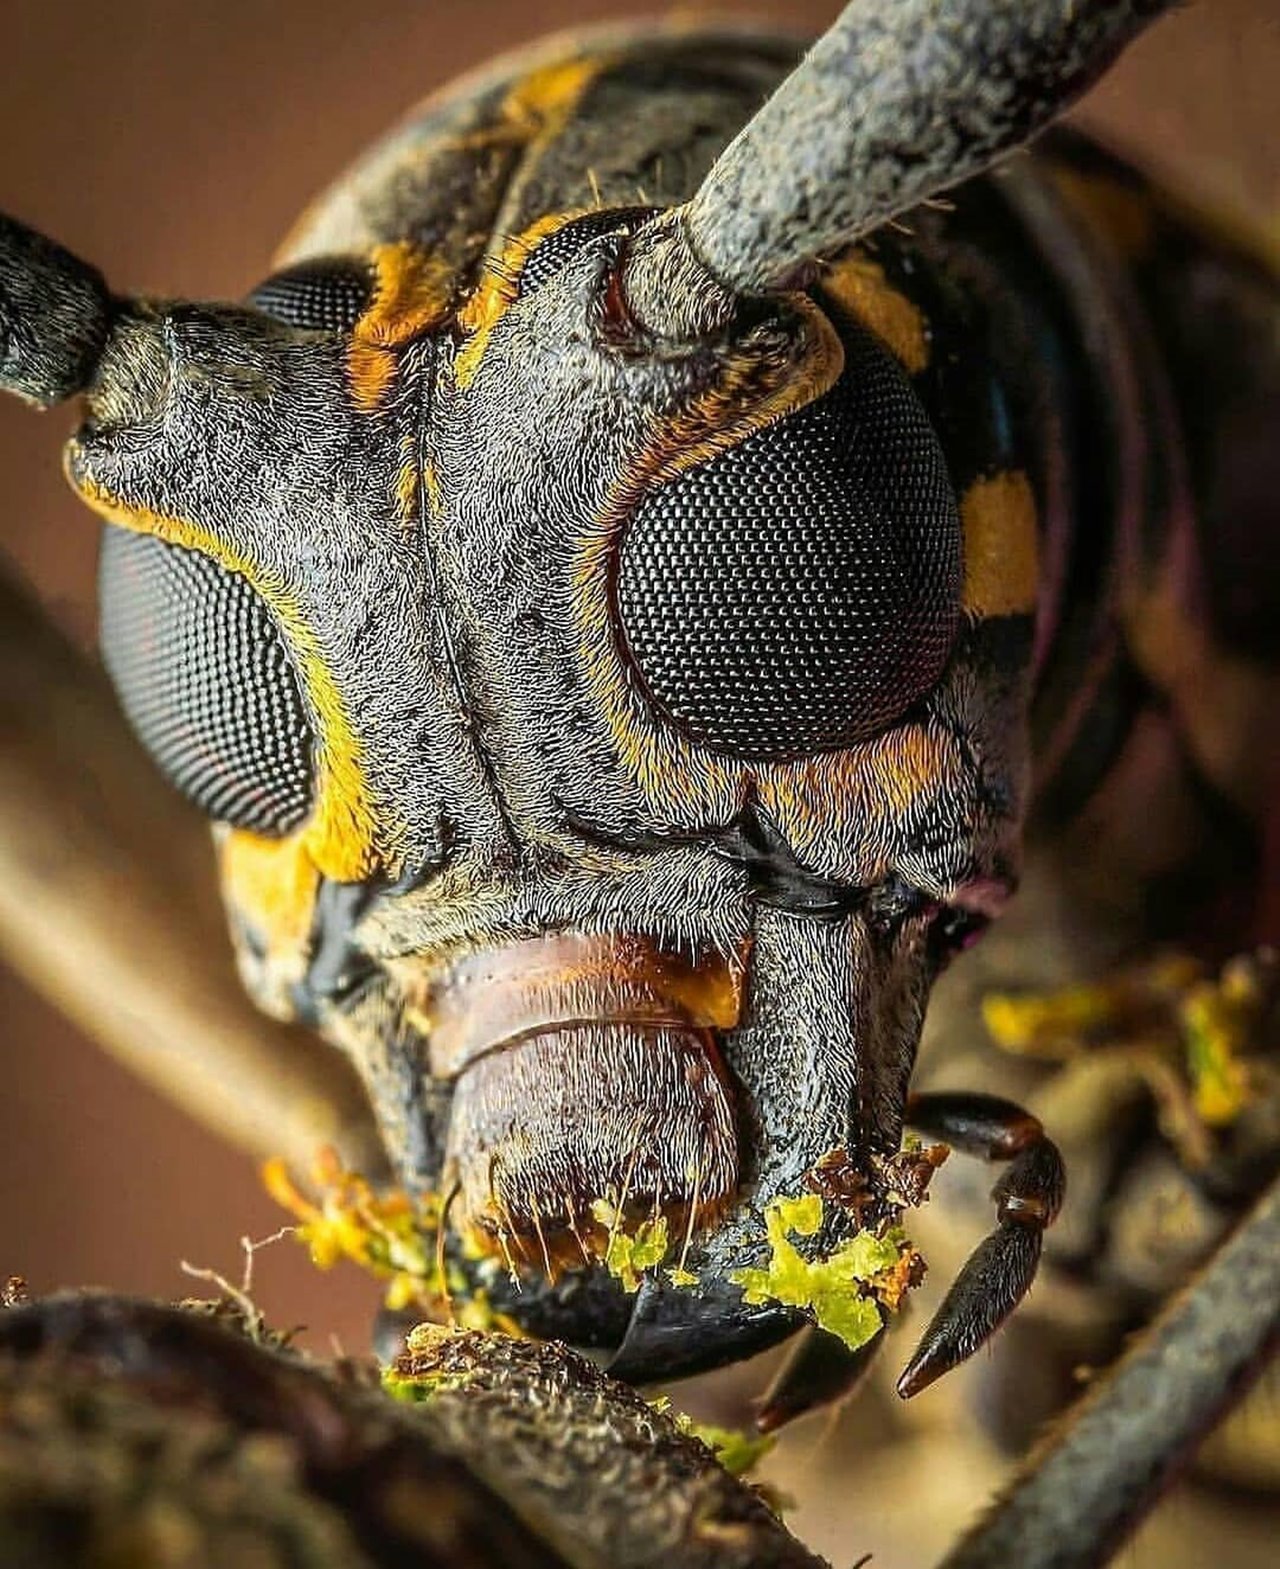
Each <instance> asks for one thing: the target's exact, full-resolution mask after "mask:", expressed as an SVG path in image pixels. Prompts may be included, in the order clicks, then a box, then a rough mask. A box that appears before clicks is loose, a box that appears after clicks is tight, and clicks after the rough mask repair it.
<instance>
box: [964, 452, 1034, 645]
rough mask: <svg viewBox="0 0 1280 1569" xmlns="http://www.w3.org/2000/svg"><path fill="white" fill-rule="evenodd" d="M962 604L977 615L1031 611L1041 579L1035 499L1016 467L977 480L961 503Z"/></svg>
mask: <svg viewBox="0 0 1280 1569" xmlns="http://www.w3.org/2000/svg"><path fill="white" fill-rule="evenodd" d="M960 519H961V522H962V523H963V524H964V591H963V596H962V598H963V603H964V608H965V609H966V610H967V611H969V613H970V614H971V615H975V616H1013V615H1024V614H1026V615H1029V614H1030V613H1031V612H1032V611H1034V610H1035V608H1036V594H1037V590H1038V588H1039V584H1040V540H1039V531H1038V529H1037V527H1036V502H1035V497H1034V496H1033V495H1032V494H1031V485H1030V483H1029V481H1028V479H1027V476H1026V475H1025V474H1023V473H1020V472H1018V471H1016V470H1011V471H1009V472H1007V473H1003V474H993V475H992V476H991V477H990V478H989V479H980V480H976V481H975V482H974V483H973V484H972V485H970V487H969V489H968V490H967V491H966V492H965V494H964V499H963V500H962V501H961V503H960Z"/></svg>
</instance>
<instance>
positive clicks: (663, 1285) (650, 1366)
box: [606, 1275, 806, 1384]
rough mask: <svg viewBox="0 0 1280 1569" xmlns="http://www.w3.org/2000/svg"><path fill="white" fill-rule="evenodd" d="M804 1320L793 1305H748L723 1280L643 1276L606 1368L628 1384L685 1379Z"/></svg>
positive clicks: (752, 1350)
mask: <svg viewBox="0 0 1280 1569" xmlns="http://www.w3.org/2000/svg"><path fill="white" fill-rule="evenodd" d="M805 1322H806V1320H805V1318H804V1315H803V1314H802V1313H801V1312H800V1310H799V1309H798V1308H791V1307H784V1306H782V1305H781V1304H780V1303H776V1302H769V1303H764V1304H762V1305H758V1306H752V1305H751V1304H749V1303H747V1302H746V1301H745V1300H744V1299H743V1295H742V1292H741V1290H740V1289H739V1288H738V1287H737V1286H733V1285H730V1284H728V1283H727V1282H722V1281H710V1282H706V1283H702V1282H700V1283H699V1285H698V1286H697V1287H696V1288H687V1287H683V1286H677V1285H674V1284H673V1283H671V1282H669V1281H667V1280H664V1279H663V1278H662V1277H661V1276H659V1275H647V1276H646V1277H645V1279H644V1280H643V1281H642V1282H641V1285H640V1290H639V1291H638V1292H637V1294H636V1305H635V1308H634V1310H633V1311H632V1314H631V1322H630V1324H629V1325H628V1327H627V1333H626V1335H625V1336H624V1338H623V1341H622V1344H621V1345H620V1346H619V1347H618V1350H617V1353H616V1355H615V1356H614V1358H613V1360H612V1361H611V1362H610V1363H609V1365H608V1368H607V1369H606V1371H607V1372H608V1373H609V1375H610V1377H612V1378H620V1379H622V1381H623V1382H624V1383H627V1384H654V1383H658V1382H662V1381H665V1380H667V1379H672V1378H690V1377H692V1376H693V1375H694V1374H695V1373H706V1372H709V1371H710V1370H711V1369H712V1368H717V1367H723V1366H724V1364H725V1363H726V1362H732V1361H736V1360H738V1359H740V1358H743V1357H749V1356H754V1355H755V1354H756V1353H757V1352H758V1351H767V1350H768V1349H769V1347H770V1346H775V1345H777V1344H778V1342H779V1341H780V1340H785V1339H786V1337H787V1336H788V1335H791V1334H794V1333H795V1331H796V1330H798V1329H800V1328H801V1327H802V1326H803V1325H804V1324H805Z"/></svg>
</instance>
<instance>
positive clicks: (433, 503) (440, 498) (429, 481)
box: [422, 462, 444, 518]
mask: <svg viewBox="0 0 1280 1569" xmlns="http://www.w3.org/2000/svg"><path fill="white" fill-rule="evenodd" d="M422 484H423V488H424V489H425V490H426V493H427V509H428V511H429V512H430V513H431V516H432V517H433V518H438V517H439V516H440V514H441V513H442V512H443V511H444V491H443V489H442V488H441V485H440V473H439V470H438V469H437V468H436V466H435V464H434V463H431V462H427V463H424V464H423V465H422Z"/></svg>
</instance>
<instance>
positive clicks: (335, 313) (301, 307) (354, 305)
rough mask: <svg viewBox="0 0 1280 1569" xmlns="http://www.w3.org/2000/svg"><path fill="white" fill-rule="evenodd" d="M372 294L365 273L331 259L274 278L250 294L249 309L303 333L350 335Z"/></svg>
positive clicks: (337, 258)
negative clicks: (261, 312) (263, 313)
mask: <svg viewBox="0 0 1280 1569" xmlns="http://www.w3.org/2000/svg"><path fill="white" fill-rule="evenodd" d="M372 295H373V277H372V274H371V272H370V270H369V268H368V267H366V266H365V265H364V264H363V263H362V262H358V261H352V260H351V258H350V257H347V256H334V257H321V258H320V259H319V260H318V261H306V262H300V263H299V264H298V265H297V266H296V267H286V268H285V269H284V270H283V271H282V272H277V273H273V274H272V275H271V277H269V278H267V279H266V280H265V281H264V282H262V283H260V284H259V285H258V287H257V288H256V289H254V291H253V293H252V294H250V296H249V304H250V305H254V306H256V307H257V308H258V309H259V310H260V311H265V312H266V314H267V315H268V316H274V317H275V318H276V320H277V321H282V322H284V324H285V326H286V327H297V328H299V329H300V330H301V331H304V332H350V331H351V330H352V328H353V327H354V326H355V324H356V323H357V322H358V321H359V320H360V318H361V316H363V315H364V313H365V311H366V310H367V309H368V307H369V301H370V299H371V298H372Z"/></svg>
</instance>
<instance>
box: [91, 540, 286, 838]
mask: <svg viewBox="0 0 1280 1569" xmlns="http://www.w3.org/2000/svg"><path fill="white" fill-rule="evenodd" d="M98 587H99V596H100V617H101V627H100V641H101V646H102V657H103V660H104V662H105V664H106V666H107V671H108V673H109V674H110V676H111V679H112V681H113V682H114V684H115V688H116V692H117V694H118V696H119V698H120V704H121V707H122V708H123V709H124V711H125V714H126V716H127V717H128V719H129V722H130V724H131V725H132V726H133V728H134V730H135V731H136V732H137V735H138V738H139V739H140V740H141V742H142V744H143V745H144V746H145V747H146V748H147V750H148V751H149V752H150V753H151V755H152V756H153V757H154V758H155V760H156V762H157V763H158V764H159V766H160V768H161V769H162V770H163V772H164V773H165V774H166V775H167V777H168V778H169V779H170V781H171V782H172V783H173V784H175V785H176V786H177V787H178V789H179V790H181V791H182V793H183V794H184V795H186V796H187V797H188V799H190V800H191V801H192V802H194V804H195V805H196V806H198V807H199V808H200V810H201V811H202V812H204V813H205V814H206V815H207V816H209V817H211V818H214V819H215V820H217V821H219V822H225V823H230V824H232V826H234V827H236V828H248V829H251V830H253V831H254V832H255V833H260V834H269V835H274V836H278V835H282V834H286V833H288V832H289V831H290V830H291V829H293V828H296V827H297V826H298V825H299V824H300V823H301V822H302V821H303V819H304V818H305V817H306V816H307V814H308V812H309V811H310V808H311V800H312V765H311V754H312V739H311V727H310V724H309V722H308V720H307V714H306V709H305V707H304V704H303V700H302V693H301V690H300V688H299V684H298V678H297V674H296V672H295V670H294V668H293V662H292V660H291V658H290V655H289V651H288V649H287V648H286V647H285V644H284V641H283V639H282V637H281V635H280V632H279V630H278V628H277V627H276V624H275V621H274V620H273V618H272V616H271V613H270V611H269V610H268V609H267V607H266V605H265V604H264V603H263V602H262V600H261V599H259V598H258V596H257V594H256V593H255V592H254V590H253V589H252V588H251V587H250V586H249V584H248V583H247V582H246V581H245V579H244V578H242V577H238V576H236V574H235V573H232V572H228V571H227V570H226V569H225V568H224V567H221V566H219V565H218V563H217V562H216V561H213V560H212V559H211V558H210V557H208V556H204V555H201V554H199V553H198V552H196V551H193V550H184V549H183V548H182V547H181V546H178V545H171V544H168V543H166V542H165V541H163V540H159V539H153V538H150V537H149V536H147V535H143V534H130V533H127V532H125V531H124V530H123V529H117V528H108V529H106V530H105V531H104V533H103V540H102V557H101V561H100V563H99V584H98Z"/></svg>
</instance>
